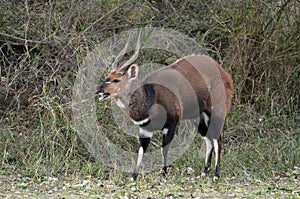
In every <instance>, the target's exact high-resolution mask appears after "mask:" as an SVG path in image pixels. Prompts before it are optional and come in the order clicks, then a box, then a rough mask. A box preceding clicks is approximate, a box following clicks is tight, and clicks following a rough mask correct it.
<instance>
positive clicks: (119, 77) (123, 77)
mask: <svg viewBox="0 0 300 199" xmlns="http://www.w3.org/2000/svg"><path fill="white" fill-rule="evenodd" d="M131 35H132V33H131V32H130V34H129V37H128V40H127V43H126V45H125V47H124V48H123V50H122V51H121V52H120V53H119V54H118V56H117V57H116V59H115V61H114V63H113V64H112V71H111V72H110V73H109V74H108V76H107V77H106V78H105V81H104V82H103V83H102V84H101V85H100V86H99V88H98V89H97V94H98V96H99V101H104V100H106V99H108V98H117V97H118V96H120V95H122V94H121V93H122V91H124V90H126V87H128V86H129V85H130V84H131V81H132V80H134V79H136V77H137V75H138V66H137V64H133V62H134V61H135V60H136V59H137V58H138V54H139V50H140V47H141V32H140V33H139V36H138V41H137V44H136V49H135V53H134V54H133V56H132V57H131V58H130V59H129V60H127V61H125V62H123V63H121V64H119V62H120V60H121V59H122V57H123V56H124V54H125V53H126V50H127V48H128V45H129V43H130V39H131Z"/></svg>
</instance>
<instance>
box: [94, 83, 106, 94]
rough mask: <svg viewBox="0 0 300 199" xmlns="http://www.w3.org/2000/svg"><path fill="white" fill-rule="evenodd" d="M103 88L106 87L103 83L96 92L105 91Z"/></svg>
mask: <svg viewBox="0 0 300 199" xmlns="http://www.w3.org/2000/svg"><path fill="white" fill-rule="evenodd" d="M103 88H104V85H103V84H102V85H101V86H99V87H98V88H97V91H96V94H99V93H104V90H103Z"/></svg>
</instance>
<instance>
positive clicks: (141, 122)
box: [132, 117, 150, 125]
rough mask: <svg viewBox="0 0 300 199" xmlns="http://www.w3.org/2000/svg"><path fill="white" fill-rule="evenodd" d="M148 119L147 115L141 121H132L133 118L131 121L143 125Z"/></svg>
mask: <svg viewBox="0 0 300 199" xmlns="http://www.w3.org/2000/svg"><path fill="white" fill-rule="evenodd" d="M149 120H150V119H149V117H147V118H146V119H143V120H141V121H134V120H132V121H133V123H134V124H136V125H143V124H145V123H147V122H148V121H149Z"/></svg>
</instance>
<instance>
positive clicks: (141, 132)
mask: <svg viewBox="0 0 300 199" xmlns="http://www.w3.org/2000/svg"><path fill="white" fill-rule="evenodd" d="M140 134H141V135H143V136H145V137H147V138H152V136H153V133H152V132H150V131H147V130H145V129H142V128H140Z"/></svg>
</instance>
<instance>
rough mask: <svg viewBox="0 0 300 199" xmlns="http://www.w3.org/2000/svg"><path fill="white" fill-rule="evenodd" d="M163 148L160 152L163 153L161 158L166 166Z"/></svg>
mask: <svg viewBox="0 0 300 199" xmlns="http://www.w3.org/2000/svg"><path fill="white" fill-rule="evenodd" d="M163 150H164V149H163V147H161V148H160V152H161V157H162V163H163V164H164V162H165V158H164V151H163Z"/></svg>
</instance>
